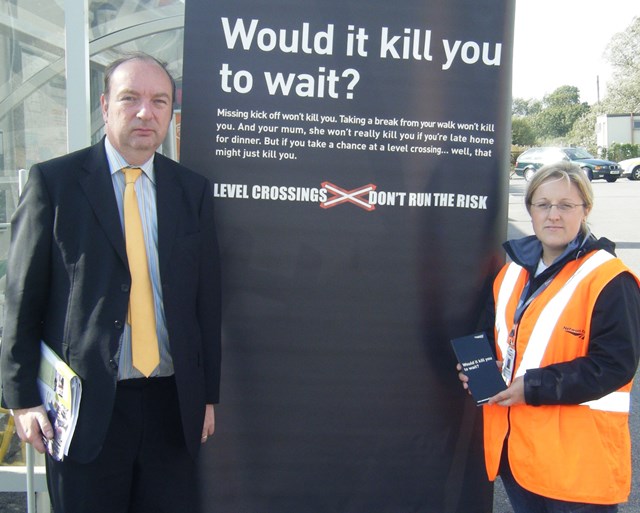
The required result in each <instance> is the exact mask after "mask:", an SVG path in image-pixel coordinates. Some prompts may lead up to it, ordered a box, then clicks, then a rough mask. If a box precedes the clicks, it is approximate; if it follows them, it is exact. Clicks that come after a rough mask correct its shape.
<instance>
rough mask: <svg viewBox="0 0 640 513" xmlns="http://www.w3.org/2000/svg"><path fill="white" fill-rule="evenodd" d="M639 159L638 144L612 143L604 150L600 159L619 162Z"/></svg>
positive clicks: (639, 145)
mask: <svg viewBox="0 0 640 513" xmlns="http://www.w3.org/2000/svg"><path fill="white" fill-rule="evenodd" d="M634 157H640V144H618V143H613V144H612V145H611V146H610V147H609V148H604V150H603V152H602V158H603V159H608V160H613V161H614V162H620V161H621V160H626V159H632V158H634Z"/></svg>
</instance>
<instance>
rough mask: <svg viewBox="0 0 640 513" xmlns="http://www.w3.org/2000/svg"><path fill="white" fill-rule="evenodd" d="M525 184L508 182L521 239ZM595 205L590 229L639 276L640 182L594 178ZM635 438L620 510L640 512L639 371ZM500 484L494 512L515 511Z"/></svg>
mask: <svg viewBox="0 0 640 513" xmlns="http://www.w3.org/2000/svg"><path fill="white" fill-rule="evenodd" d="M526 184H527V182H525V181H524V180H523V179H522V178H519V177H514V178H512V179H511V181H510V183H509V226H508V230H507V232H508V237H509V238H510V239H511V238H518V237H523V236H525V235H531V234H533V230H532V229H531V222H530V221H529V215H528V214H527V211H526V209H525V208H524V193H525V190H526ZM591 185H592V186H593V192H594V197H595V200H594V206H593V210H592V212H591V215H590V216H589V225H590V226H591V231H592V232H593V233H594V234H595V235H596V236H598V237H607V238H608V239H610V240H612V241H613V242H615V243H616V252H617V254H618V256H619V257H620V258H621V259H622V260H623V261H624V262H625V263H626V264H627V265H628V266H629V267H630V268H631V269H632V270H633V271H635V272H636V273H637V274H638V275H640V181H631V180H628V179H626V178H620V179H618V181H616V182H615V183H607V182H605V181H604V180H595V181H593V182H592V183H591ZM629 424H630V426H631V438H632V446H633V447H632V451H633V454H632V460H633V462H632V464H633V478H632V479H633V480H632V485H631V496H630V497H629V502H627V503H626V504H622V505H621V506H620V508H619V513H638V512H639V511H640V371H639V372H638V374H636V379H635V386H634V388H633V390H632V392H631V415H630V419H629ZM512 511H513V510H512V509H511V506H510V505H509V501H508V500H507V497H506V494H505V492H504V489H503V488H502V485H501V483H500V482H499V480H498V482H497V483H496V486H495V493H494V505H493V513H512Z"/></svg>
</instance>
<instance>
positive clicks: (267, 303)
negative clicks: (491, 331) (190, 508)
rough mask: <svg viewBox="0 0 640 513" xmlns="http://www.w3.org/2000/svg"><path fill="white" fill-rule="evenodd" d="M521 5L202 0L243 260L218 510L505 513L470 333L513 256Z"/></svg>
mask: <svg viewBox="0 0 640 513" xmlns="http://www.w3.org/2000/svg"><path fill="white" fill-rule="evenodd" d="M514 3H515V2H514V0H480V1H478V0H453V1H452V0H437V1H429V2H425V1H424V0H422V1H417V0H406V1H403V2H388V1H386V0H385V1H381V0H374V1H365V0H359V1H356V0H340V1H335V0H323V1H317V0H289V1H284V0H282V1H275V2H264V1H262V2H259V1H257V0H233V1H216V2H209V1H207V0H189V1H188V2H187V3H186V19H185V57H184V79H183V84H184V96H183V111H182V127H181V136H182V137H181V160H182V161H183V162H184V163H185V164H186V165H188V166H190V167H192V168H193V169H196V170H198V171H200V172H202V173H204V174H206V175H207V176H209V177H210V179H211V182H212V185H213V189H214V194H215V196H216V213H217V216H218V224H219V236H220V243H221V251H222V257H223V275H224V276H223V280H224V290H223V293H224V311H223V316H224V317H223V318H224V341H223V351H224V352H223V382H222V400H221V404H220V405H219V406H218V407H217V408H216V416H217V428H216V435H215V437H214V440H215V441H214V442H213V443H211V444H208V445H207V446H206V447H205V450H204V451H203V455H202V458H201V473H200V475H201V481H202V483H201V484H202V485H203V488H202V489H203V494H202V503H203V510H204V511H206V512H221V513H305V512H309V513H329V512H336V513H351V512H353V513H356V512H357V513H378V512H380V513H382V512H385V513H409V512H433V513H445V512H459V513H474V512H478V513H480V512H483V513H484V512H487V511H490V510H491V504H492V497H491V487H490V486H489V483H488V481H487V478H486V474H485V471H484V462H483V459H482V437H481V418H480V410H479V409H477V408H476V406H475V405H474V403H473V401H472V400H471V398H469V397H468V396H467V394H465V393H464V392H463V390H462V388H461V386H460V384H459V382H458V380H457V377H456V373H455V369H454V366H455V357H454V355H453V353H452V351H451V348H450V345H449V340H450V339H451V338H454V337H457V336H462V335H466V334H469V333H472V332H473V331H475V328H476V323H477V319H478V315H479V312H480V310H481V308H482V305H483V302H484V299H485V295H486V294H487V292H488V289H487V285H488V281H489V280H490V278H491V275H492V273H493V272H495V270H496V269H497V267H498V266H499V265H500V264H501V262H502V256H501V255H502V254H501V252H500V243H501V242H502V240H503V238H504V236H505V234H506V211H507V209H506V199H507V182H508V180H507V177H508V169H509V150H510V109H511V101H510V100H511V92H510V89H511V55H512V39H513V34H512V31H513V16H514V8H515V6H514Z"/></svg>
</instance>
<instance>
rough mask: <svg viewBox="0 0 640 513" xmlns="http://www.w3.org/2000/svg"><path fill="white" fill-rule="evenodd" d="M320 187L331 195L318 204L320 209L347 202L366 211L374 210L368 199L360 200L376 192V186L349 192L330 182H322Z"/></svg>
mask: <svg viewBox="0 0 640 513" xmlns="http://www.w3.org/2000/svg"><path fill="white" fill-rule="evenodd" d="M322 187H324V188H325V189H327V191H329V192H330V193H332V194H333V196H331V197H330V198H329V199H328V200H327V201H325V202H323V203H320V206H321V207H322V208H331V207H335V206H336V205H340V204H341V203H345V202H349V203H353V204H354V205H356V206H358V207H360V208H363V209H365V210H368V211H371V210H375V209H376V207H375V205H372V204H371V203H369V201H368V199H366V200H365V199H364V198H362V196H363V195H365V194H368V193H369V192H371V191H375V190H376V186H375V185H374V184H372V183H370V184H369V185H365V186H363V187H358V188H357V189H352V190H350V191H348V190H346V189H343V188H342V187H338V186H337V185H334V184H332V183H331V182H322Z"/></svg>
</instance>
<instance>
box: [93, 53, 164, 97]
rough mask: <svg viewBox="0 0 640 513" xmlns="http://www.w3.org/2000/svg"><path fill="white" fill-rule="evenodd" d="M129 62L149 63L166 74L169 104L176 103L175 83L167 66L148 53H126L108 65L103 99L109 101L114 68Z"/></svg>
mask: <svg viewBox="0 0 640 513" xmlns="http://www.w3.org/2000/svg"><path fill="white" fill-rule="evenodd" d="M129 61H144V62H150V63H153V64H156V65H158V67H159V68H160V69H162V70H163V71H164V72H165V73H166V74H167V77H169V81H170V82H171V103H172V104H173V103H175V101H176V81H175V79H174V78H173V77H172V76H171V73H169V70H168V69H167V64H166V63H165V62H162V61H161V60H159V59H156V58H155V57H153V56H152V55H149V54H148V53H144V52H132V53H128V54H126V55H123V56H122V57H120V58H119V59H116V60H115V61H113V62H112V63H111V64H109V65H108V66H107V68H106V69H105V70H104V96H105V98H106V99H107V100H108V99H109V94H110V92H111V90H110V87H111V76H112V75H113V72H114V71H115V70H116V68H117V67H118V66H120V65H121V64H124V63H125V62H129Z"/></svg>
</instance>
